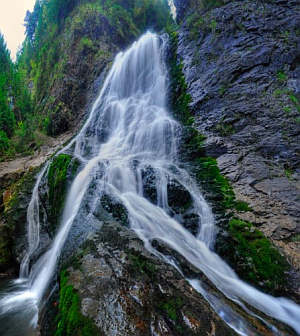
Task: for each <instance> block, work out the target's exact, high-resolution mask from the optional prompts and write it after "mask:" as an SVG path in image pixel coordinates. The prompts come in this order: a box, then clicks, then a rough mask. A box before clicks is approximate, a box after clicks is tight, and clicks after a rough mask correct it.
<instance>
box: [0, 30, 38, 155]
mask: <svg viewBox="0 0 300 336" xmlns="http://www.w3.org/2000/svg"><path fill="white" fill-rule="evenodd" d="M31 114H32V108H31V99H30V94H29V92H28V90H27V88H26V86H25V82H24V76H23V73H22V72H21V71H20V70H19V69H18V67H17V65H15V64H13V63H12V61H11V59H10V54H9V51H8V49H7V47H6V43H5V41H4V38H3V36H2V35H1V34H0V132H1V135H0V154H1V155H2V158H4V157H7V156H11V155H14V153H15V152H18V151H19V147H18V143H23V144H24V145H25V144H26V140H27V138H26V137H25V135H27V133H26V132H25V133H24V137H22V138H21V141H19V139H20V131H19V128H20V127H19V123H22V125H24V124H25V122H26V121H27V119H29V118H30V116H31ZM13 137H16V139H12V138H13ZM22 150H23V148H22Z"/></svg>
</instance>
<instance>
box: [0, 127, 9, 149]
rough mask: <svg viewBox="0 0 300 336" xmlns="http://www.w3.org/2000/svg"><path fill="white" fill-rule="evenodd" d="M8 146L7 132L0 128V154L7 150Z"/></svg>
mask: <svg viewBox="0 0 300 336" xmlns="http://www.w3.org/2000/svg"><path fill="white" fill-rule="evenodd" d="M8 148H9V139H8V137H7V134H6V133H5V132H4V131H2V130H0V154H2V153H4V152H5V151H7V149H8Z"/></svg>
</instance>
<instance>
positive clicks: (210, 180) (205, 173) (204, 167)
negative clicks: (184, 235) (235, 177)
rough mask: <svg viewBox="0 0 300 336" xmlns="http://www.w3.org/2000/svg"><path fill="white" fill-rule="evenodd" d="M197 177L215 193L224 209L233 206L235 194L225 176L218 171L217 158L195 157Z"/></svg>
mask: <svg viewBox="0 0 300 336" xmlns="http://www.w3.org/2000/svg"><path fill="white" fill-rule="evenodd" d="M196 163H197V168H196V170H197V175H196V176H197V179H198V180H199V181H200V182H201V183H202V184H205V185H206V186H207V188H208V189H209V190H211V191H213V192H215V193H216V194H217V195H219V199H220V201H221V205H222V207H223V208H225V209H233V208H235V195H234V192H233V189H232V187H231V185H230V184H229V182H228V180H227V178H226V177H224V176H223V175H222V174H221V173H220V169H219V167H218V164H217V160H216V159H214V158H211V157H201V158H198V159H196Z"/></svg>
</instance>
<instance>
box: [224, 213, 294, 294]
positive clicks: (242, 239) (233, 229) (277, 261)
mask: <svg viewBox="0 0 300 336" xmlns="http://www.w3.org/2000/svg"><path fill="white" fill-rule="evenodd" d="M229 233H230V235H231V237H232V239H233V245H234V246H235V251H234V252H232V251H229V250H228V251H227V252H228V254H229V255H230V258H231V262H232V263H233V264H234V265H237V267H236V269H237V272H238V273H239V274H240V276H241V277H242V278H243V279H245V280H247V281H249V282H251V283H253V284H255V285H257V286H258V287H265V288H267V290H268V291H270V292H276V291H278V290H280V289H281V287H282V286H283V285H284V280H285V271H286V270H287V267H288V265H287V262H286V261H285V259H284V258H283V257H282V256H281V255H280V254H279V252H278V250H277V249H276V248H275V247H274V246H273V245H272V244H271V242H270V241H269V240H268V239H267V238H266V237H265V236H264V235H263V234H262V233H261V232H260V231H258V230H257V229H256V228H255V227H254V226H253V225H252V224H251V223H248V222H245V221H242V220H239V219H235V218H233V219H231V220H230V222H229Z"/></svg>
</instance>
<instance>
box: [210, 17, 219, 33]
mask: <svg viewBox="0 0 300 336" xmlns="http://www.w3.org/2000/svg"><path fill="white" fill-rule="evenodd" d="M209 26H210V29H211V31H212V32H213V33H215V32H216V29H217V21H216V20H211V21H210V25H209Z"/></svg>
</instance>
